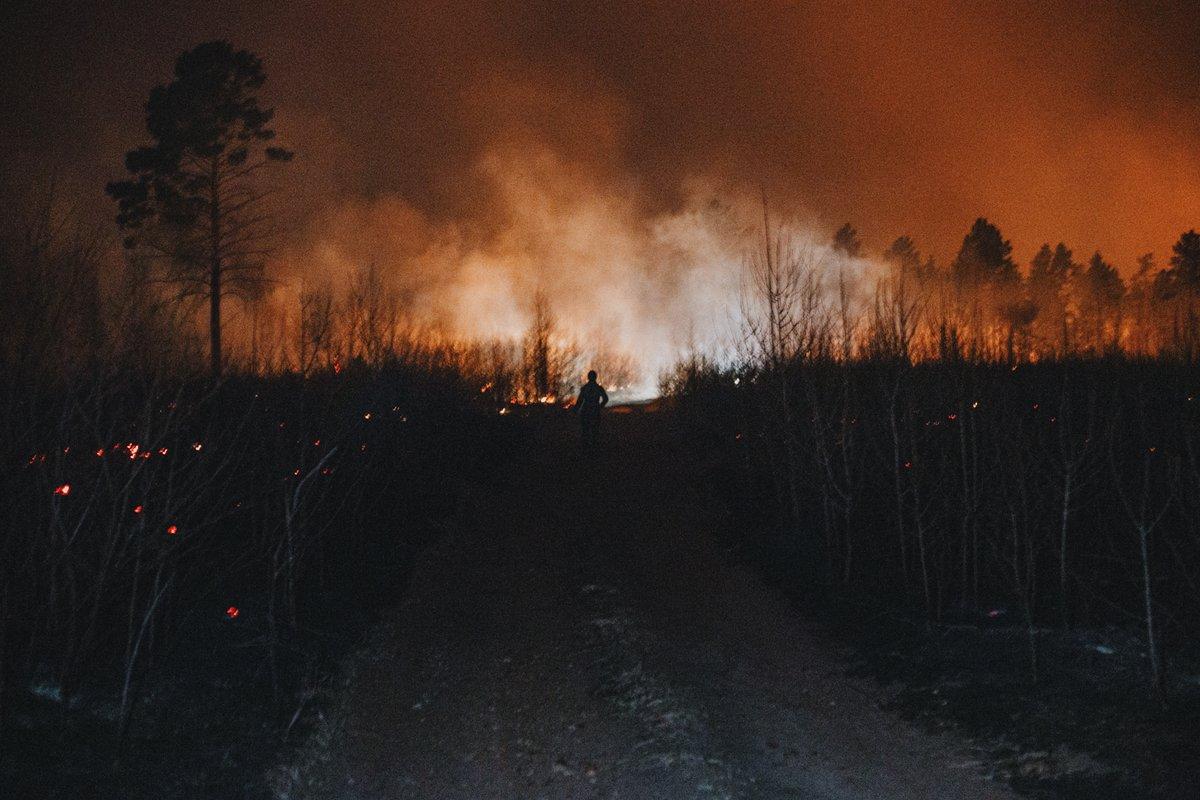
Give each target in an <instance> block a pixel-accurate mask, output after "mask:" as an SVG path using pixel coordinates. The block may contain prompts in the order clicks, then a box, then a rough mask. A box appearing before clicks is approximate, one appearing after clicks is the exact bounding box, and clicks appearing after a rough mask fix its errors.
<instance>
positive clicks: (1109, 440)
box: [670, 357, 1200, 797]
mask: <svg viewBox="0 0 1200 800" xmlns="http://www.w3.org/2000/svg"><path fill="white" fill-rule="evenodd" d="M1196 375H1197V373H1196V369H1195V366H1194V365H1192V364H1189V363H1183V362H1172V361H1168V360H1160V361H1128V360H1123V359H1120V358H1112V359H1106V360H1090V361H1066V362H1056V363H1040V364H1015V363H1014V364H1009V363H987V362H968V361H957V362H936V361H931V362H927V363H921V364H916V365H911V364H908V363H904V362H900V361H890V362H889V361H882V360H878V361H871V360H863V361H856V362H851V363H842V362H835V361H833V360H821V359H807V358H801V357H797V358H794V359H790V360H788V361H786V362H781V363H779V364H778V365H776V366H775V367H774V368H772V367H770V366H767V365H754V364H752V363H750V364H746V365H742V366H740V367H738V368H732V369H723V368H717V367H714V366H711V365H707V364H704V363H702V362H693V363H692V364H690V365H688V366H686V367H684V368H682V369H681V370H680V372H679V373H678V374H677V375H676V376H675V379H674V381H673V382H672V384H671V386H670V388H671V389H672V391H673V392H674V397H675V401H676V404H677V407H678V409H679V412H680V414H681V415H682V417H683V420H684V422H685V424H686V425H688V426H689V428H690V429H691V430H693V431H694V435H696V436H697V437H699V438H700V439H701V441H702V445H701V446H702V447H703V448H704V449H707V450H709V451H710V452H713V453H715V455H714V456H713V458H714V463H715V467H714V468H713V469H712V470H711V471H710V472H709V476H710V478H709V479H710V481H711V486H710V487H709V488H710V490H712V491H718V492H721V493H722V494H723V496H724V498H725V500H726V502H727V503H728V504H729V506H730V507H731V508H732V509H734V510H735V511H736V513H737V516H738V518H739V519H740V520H742V521H743V522H744V524H742V525H739V526H738V528H739V530H742V531H743V533H742V534H740V535H739V536H738V540H737V541H736V542H735V545H736V546H737V547H739V548H740V549H742V550H744V551H745V552H746V553H747V554H748V555H749V556H751V557H753V558H755V559H756V560H758V561H759V563H761V564H763V565H764V566H766V567H767V568H768V569H769V570H770V571H771V572H772V573H773V574H774V575H775V577H776V578H778V579H779V580H780V581H781V582H782V583H783V584H784V585H785V587H786V588H787V589H788V590H789V591H791V592H792V593H793V594H794V595H795V596H796V597H798V598H799V599H802V600H803V601H806V602H808V603H811V604H813V605H814V607H819V608H820V609H821V612H822V613H824V614H826V615H828V618H829V619H831V620H834V619H836V620H838V624H836V625H835V626H834V627H835V629H836V630H839V631H840V632H841V633H842V634H844V635H846V636H849V637H850V638H851V639H852V640H853V641H855V642H856V644H857V645H858V646H859V647H858V651H859V653H860V655H861V656H862V661H863V664H862V667H863V669H864V670H865V671H868V672H871V673H873V674H875V675H877V676H879V677H881V678H883V679H885V680H901V681H902V682H903V684H904V686H905V687H906V689H905V691H904V692H903V693H902V695H901V698H902V700H901V704H902V706H903V707H904V708H905V710H907V711H909V712H911V713H913V714H915V715H919V716H922V717H926V718H929V719H931V720H933V721H938V720H941V721H945V720H947V719H955V720H958V721H960V722H963V723H965V724H967V725H968V727H969V728H970V729H971V730H973V731H975V732H978V733H980V734H984V735H986V736H988V737H993V738H996V739H1003V740H1006V741H1008V742H1009V743H1011V744H1013V745H1014V746H1017V745H1019V748H1018V749H1020V750H1021V752H1024V753H1028V752H1029V751H1030V750H1033V751H1050V752H1052V751H1053V750H1054V749H1055V748H1056V747H1057V746H1058V745H1059V744H1061V743H1068V744H1074V745H1076V746H1078V747H1079V748H1080V749H1082V750H1084V751H1090V752H1093V753H1098V754H1101V755H1103V756H1104V757H1105V759H1106V760H1107V761H1108V762H1109V763H1110V764H1111V765H1112V766H1113V768H1114V769H1117V770H1119V771H1122V772H1124V773H1126V775H1127V778H1124V779H1123V780H1127V781H1129V782H1131V783H1132V784H1136V785H1137V787H1138V790H1139V791H1145V793H1146V794H1148V795H1150V796H1172V797H1173V796H1183V795H1181V794H1180V792H1181V791H1183V789H1184V788H1186V787H1190V786H1191V785H1192V782H1193V781H1194V778H1195V776H1196V775H1197V772H1198V770H1200V762H1198V760H1197V756H1196V752H1195V749H1194V747H1192V746H1191V745H1192V742H1194V737H1195V734H1196V732H1197V731H1196V719H1197V716H1196V713H1197V711H1198V710H1200V660H1198V659H1197V656H1198V655H1200V647H1197V644H1198V637H1200V624H1197V620H1198V619H1200V615H1198V612H1200V590H1198V588H1197V582H1196V581H1197V575H1198V574H1200V572H1198V570H1200V563H1198V560H1200V539H1198V538H1197V535H1196V531H1197V530H1200V527H1198V525H1200V503H1198V502H1197V498H1200V430H1198V428H1197V422H1198V421H1200V398H1198V393H1200V386H1198V385H1197V377H1196ZM1046 760H1047V759H1045V758H1042V759H1034V761H1036V762H1037V763H1033V762H1029V763H1026V762H1022V765H1015V766H1014V768H1013V770H1012V771H1013V773H1014V775H1016V776H1017V777H1020V778H1022V779H1024V780H1028V779H1029V778H1031V777H1036V776H1037V775H1038V774H1039V772H1040V771H1042V770H1044V769H1047V768H1046V767H1045V764H1044V762H1045V761H1046ZM1027 761H1028V759H1027ZM1112 780H1113V779H1111V778H1105V781H1108V783H1106V784H1104V785H1105V786H1106V787H1108V788H1111V789H1112V791H1114V792H1116V794H1113V795H1109V796H1123V797H1124V796H1136V795H1135V794H1131V792H1133V788H1132V787H1131V786H1127V785H1122V786H1121V788H1120V789H1118V788H1117V787H1116V785H1115V784H1112V783H1111V781H1112ZM1091 790H1097V791H1098V789H1097V787H1096V786H1092V787H1091ZM1080 796H1097V795H1095V794H1092V795H1086V794H1085V795H1080ZM1100 796H1104V795H1100Z"/></svg>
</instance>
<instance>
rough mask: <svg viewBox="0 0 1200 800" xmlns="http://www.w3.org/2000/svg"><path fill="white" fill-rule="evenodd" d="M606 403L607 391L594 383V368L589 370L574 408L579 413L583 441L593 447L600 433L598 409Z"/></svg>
mask: <svg viewBox="0 0 1200 800" xmlns="http://www.w3.org/2000/svg"><path fill="white" fill-rule="evenodd" d="M606 405H608V392H606V391H604V387H603V386H601V385H600V384H598V383H596V370H594V369H593V370H589V371H588V374H587V383H585V384H584V385H583V386H582V388H580V390H579V397H578V398H577V399H576V400H575V410H576V411H577V412H578V413H579V427H580V432H581V434H582V438H583V443H584V445H586V446H588V447H595V445H596V442H597V441H598V439H599V433H600V409H602V408H604V407H605V406H606Z"/></svg>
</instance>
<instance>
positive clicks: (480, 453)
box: [0, 362, 496, 797]
mask: <svg viewBox="0 0 1200 800" xmlns="http://www.w3.org/2000/svg"><path fill="white" fill-rule="evenodd" d="M463 389H464V387H463V386H462V385H461V384H460V382H459V377H458V376H457V375H455V374H453V373H449V372H447V373H440V372H439V371H438V370H434V369H429V368H427V367H420V366H414V365H411V364H405V363H402V362H396V363H393V364H390V365H388V366H386V367H384V368H381V369H378V370H365V369H364V370H362V371H361V372H357V373H350V374H344V375H341V376H328V377H326V378H323V379H309V380H299V379H287V378H276V379H269V380H263V379H255V378H244V379H237V378H234V379H231V380H229V381H228V382H226V383H224V384H223V385H221V386H220V387H219V388H217V389H215V390H213V389H207V388H205V386H204V385H203V384H193V383H188V382H172V381H167V380H154V379H150V378H148V377H147V376H143V375H126V376H122V377H120V378H119V379H114V378H110V379H108V380H105V381H104V382H94V383H93V382H76V383H73V384H72V385H71V386H69V387H68V386H63V387H58V388H57V389H53V390H48V391H42V392H31V391H29V390H28V389H27V388H26V389H25V390H22V391H21V392H20V393H19V395H17V396H15V397H13V396H10V397H8V398H6V400H7V401H8V403H9V404H8V406H7V408H6V411H7V413H6V420H7V421H8V422H9V423H10V426H9V428H8V430H6V431H5V434H6V435H5V443H6V445H5V448H4V453H3V458H4V463H5V470H4V477H3V497H4V517H5V522H4V524H5V529H6V531H7V534H6V536H5V538H4V542H3V553H2V556H0V564H2V565H3V566H2V567H0V581H2V589H0V598H2V602H3V625H4V627H3V639H2V642H3V649H2V651H0V657H2V661H0V663H2V664H3V666H4V671H3V687H2V688H3V698H4V704H3V709H2V713H3V716H2V717H0V725H2V730H3V742H4V746H3V750H4V752H5V759H4V769H5V772H6V773H7V774H5V775H4V776H3V778H0V780H2V781H3V782H4V783H5V784H6V785H8V786H10V787H13V786H16V787H21V789H22V791H21V793H20V795H21V796H39V795H43V794H50V795H61V796H79V794H80V792H81V791H82V788H83V787H84V786H87V787H91V788H96V789H97V790H99V792H100V795H101V796H117V795H120V796H146V797H162V796H180V795H189V796H190V795H192V794H206V795H212V796H243V794H244V792H245V791H246V789H247V784H249V785H251V786H252V785H253V783H254V782H256V781H259V780H260V776H261V774H262V772H263V770H264V767H265V766H266V762H268V761H269V759H270V758H271V757H272V755H273V753H274V752H275V750H276V747H277V746H278V745H279V744H280V743H282V742H284V741H285V740H286V739H287V738H288V736H289V732H291V733H292V734H295V733H296V732H297V731H295V730H294V728H295V727H296V726H297V724H298V723H300V727H303V720H304V718H305V714H306V713H307V711H308V709H307V708H306V704H307V703H308V701H309V700H311V699H312V697H313V695H314V694H315V693H316V692H317V690H318V689H319V688H320V685H321V683H322V681H324V680H325V679H326V678H327V677H328V676H329V674H330V670H331V668H332V665H333V660H334V659H335V658H336V657H337V656H338V655H340V654H341V653H342V652H344V650H345V648H347V647H349V646H351V645H353V644H354V643H355V641H356V636H357V634H358V633H359V632H360V631H361V629H362V627H363V625H364V623H365V622H367V621H369V619H370V618H371V615H372V614H373V613H374V612H375V611H376V610H378V609H379V608H380V607H381V606H383V605H387V604H389V603H393V602H396V601H397V600H398V599H399V598H400V596H401V594H402V592H403V588H404V585H405V579H406V571H407V570H408V568H409V567H410V566H411V563H412V559H413V557H414V556H415V554H416V553H417V552H418V551H419V550H420V548H421V547H423V546H424V544H426V543H427V542H428V541H430V540H431V539H432V538H433V537H435V536H436V535H437V534H438V532H439V531H440V530H441V529H442V528H444V527H445V526H446V525H448V524H449V523H450V521H451V519H452V517H453V515H454V513H455V508H456V504H457V502H458V497H459V495H460V492H461V490H462V487H463V485H464V483H465V482H467V481H469V480H470V479H471V474H472V471H473V470H476V469H480V468H484V467H485V466H486V464H487V462H488V458H489V455H488V447H490V446H495V444H496V438H495V431H494V430H491V427H494V424H493V422H492V415H494V412H492V415H488V416H487V417H486V418H485V417H484V415H483V413H482V409H481V408H473V407H471V406H470V405H468V404H467V403H466V402H464V398H467V397H468V395H467V393H466V392H465V391H463ZM474 394H478V392H477V390H475V391H474ZM480 442H483V443H484V446H483V447H481V446H480Z"/></svg>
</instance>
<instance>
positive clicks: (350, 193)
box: [0, 0, 1200, 369]
mask: <svg viewBox="0 0 1200 800" xmlns="http://www.w3.org/2000/svg"><path fill="white" fill-rule="evenodd" d="M1095 6H1096V4H1093V3H1083V2H1051V3H1044V2H1043V3H1028V4H1026V3H997V4H971V5H970V6H969V7H968V6H966V5H963V4H961V3H953V2H949V0H930V1H929V2H924V3H916V4H912V3H898V2H885V1H884V0H874V1H873V2H868V3H859V4H854V5H853V6H846V5H845V4H841V3H827V4H826V3H816V4H809V3H791V2H763V3H754V4H746V3H718V2H714V3H704V4H693V3H678V4H676V3H661V4H658V3H643V2H632V1H631V2H615V3H603V4H597V3H591V2H570V1H568V2H561V0H545V1H544V2H530V0H522V1H521V2H515V0H513V1H511V2H510V1H509V0H499V2H490V3H477V2H438V3H419V2H418V3H403V4H384V3H351V4H341V5H338V6H337V7H334V6H333V5H331V4H298V5H297V4H288V5H287V6H284V7H281V8H278V9H267V10H264V9H262V8H261V7H260V6H258V5H257V4H236V3H223V2H214V3H206V4H203V5H202V6H199V7H197V6H196V5H195V4H192V3H186V4H185V3H171V2H169V3H166V4H161V3H156V4H146V3H143V4H139V3H129V4H124V5H123V6H113V5H112V4H97V5H96V6H95V7H93V8H92V9H91V10H83V11H80V10H78V9H77V7H75V6H72V9H73V12H74V13H72V14H64V13H60V12H61V9H56V8H55V7H54V4H41V3H39V4H32V3H30V4H22V3H16V4H15V6H13V7H12V9H11V10H10V11H8V12H6V13H7V14H9V17H10V18H9V20H7V21H8V22H9V24H7V25H4V26H2V29H3V30H5V31H6V33H4V34H0V35H2V36H4V37H5V41H3V42H0V44H3V45H4V47H3V51H4V52H6V53H7V54H8V55H7V58H8V59H10V60H11V63H9V64H7V65H6V70H5V73H6V75H7V76H8V77H7V78H6V80H5V82H4V88H3V97H2V99H3V101H4V104H5V107H6V109H8V110H9V113H7V114H6V115H5V118H4V120H3V121H0V137H2V138H3V140H4V142H5V143H6V144H8V145H9V146H8V147H6V148H5V151H6V152H8V153H10V157H9V159H8V163H6V164H5V165H4V167H5V169H4V172H3V174H4V176H6V177H7V178H8V179H9V181H10V182H17V183H20V182H22V181H24V182H25V183H26V184H28V183H29V181H28V178H29V176H30V175H31V174H32V173H34V172H36V173H38V174H41V175H44V174H47V173H50V172H53V173H54V174H56V175H57V176H58V178H59V180H60V181H64V180H65V181H66V183H67V185H72V186H85V187H87V186H94V187H95V197H94V198H92V199H93V200H94V201H95V202H96V204H97V207H98V208H100V209H103V210H102V211H98V212H97V213H98V214H99V213H109V212H110V211H111V209H108V208H107V207H106V206H105V205H104V202H103V199H102V198H100V187H101V186H102V185H103V182H104V180H105V179H106V178H109V177H112V176H113V175H114V174H115V173H116V172H118V171H119V164H120V155H121V152H122V151H123V150H124V149H126V148H127V147H129V146H131V145H133V144H135V143H137V142H139V141H140V139H141V137H142V132H141V130H140V126H141V120H140V117H141V106H142V104H143V103H144V99H145V94H146V92H147V90H148V89H149V87H150V86H151V85H153V84H154V83H157V82H159V81H161V80H163V79H165V78H166V77H167V75H168V72H169V68H170V63H171V61H172V59H173V58H174V56H175V55H176V54H177V53H178V52H179V51H180V50H182V49H183V48H185V47H188V46H190V45H192V44H194V43H196V42H197V41H200V40H203V39H207V38H213V37H224V38H228V39H230V40H231V41H234V42H235V43H237V44H238V45H240V46H245V47H248V48H251V49H253V50H256V51H257V52H259V53H260V54H261V55H262V56H263V58H264V60H265V62H266V66H267V70H268V73H269V75H270V81H269V83H268V87H267V93H268V96H269V99H270V101H271V102H273V103H274V104H275V105H276V106H277V108H278V112H279V113H278V128H279V130H280V133H281V136H282V137H283V138H284V139H285V140H286V141H287V142H288V143H289V144H291V145H292V146H294V147H295V149H296V150H297V152H298V157H297V160H296V162H295V164H294V165H292V168H291V170H290V171H291V175H290V177H289V178H288V180H287V184H286V187H285V188H286V191H285V193H284V197H285V198H286V200H287V202H288V205H287V212H286V215H285V217H286V222H287V225H286V236H285V237H284V239H283V243H282V246H281V248H280V251H279V254H278V258H277V259H276V263H275V265H274V269H275V270H276V272H277V274H278V275H280V276H282V277H284V278H287V279H293V280H294V279H298V278H299V277H301V276H317V277H320V276H330V277H332V278H334V279H338V278H339V276H340V277H341V278H343V279H344V277H345V275H346V274H347V272H348V271H349V270H351V269H354V268H356V267H358V266H361V265H363V264H365V263H370V262H374V263H376V264H377V265H379V266H380V267H381V268H383V269H384V270H386V272H387V273H388V274H389V275H390V278H391V280H392V282H393V284H394V285H395V286H396V287H397V288H398V289H399V290H400V291H401V293H402V297H404V298H405V301H406V303H407V305H408V308H409V310H410V312H411V313H412V314H413V315H414V316H417V317H420V318H422V319H425V320H430V321H436V322H438V323H439V324H443V325H446V326H449V327H452V328H455V329H458V330H460V331H461V332H464V333H467V334H480V335H491V334H501V335H512V334H515V333H517V332H519V331H520V330H521V328H522V327H523V325H524V324H525V323H526V321H527V319H528V315H529V307H530V303H531V299H532V296H533V293H534V292H535V291H537V290H539V289H540V290H543V291H545V292H547V293H548V294H549V296H550V298H551V302H552V304H553V305H554V308H555V310H556V312H557V313H558V315H559V316H560V318H561V319H562V321H563V323H564V325H566V326H568V327H569V328H570V329H571V332H572V333H573V334H574V335H575V336H577V337H580V338H593V337H602V338H605V340H606V341H612V342H615V343H617V344H618V345H620V346H624V347H626V348H629V349H634V350H635V351H636V352H637V353H638V354H639V355H640V356H642V358H643V360H644V361H645V362H647V363H646V366H648V367H649V368H651V369H653V368H654V367H657V366H660V365H661V364H663V363H665V362H666V361H668V360H669V359H670V358H671V357H672V356H673V354H674V353H675V352H677V350H678V348H679V347H681V346H683V345H685V344H686V343H688V342H690V341H693V340H699V341H701V342H705V341H715V340H717V339H719V338H720V337H721V336H722V335H723V333H724V331H723V330H722V327H723V326H724V327H726V328H727V327H728V324H727V320H728V319H729V309H730V308H731V307H736V305H737V297H736V294H737V286H738V283H739V272H740V266H741V263H742V258H743V254H744V252H745V249H746V247H747V237H749V236H752V235H753V229H754V225H755V221H756V219H757V215H756V211H755V209H756V205H757V202H758V201H757V198H758V196H759V193H760V191H764V190H765V192H766V194H767V195H768V197H769V198H770V199H771V202H772V204H773V206H774V207H775V208H777V209H779V210H780V212H781V213H782V214H784V215H786V216H789V217H791V218H793V219H798V220H801V221H802V223H803V226H804V227H805V228H807V229H808V230H809V231H810V233H811V235H812V236H813V237H815V238H816V239H819V240H826V239H827V238H828V236H829V234H830V233H831V232H832V230H833V229H834V228H835V227H837V225H838V224H840V223H841V222H844V221H846V220H851V221H852V222H853V223H854V224H855V225H856V226H857V227H858V228H859V229H860V230H861V231H862V232H863V234H864V238H865V240H866V245H867V247H868V249H869V250H872V251H875V252H878V251H879V250H882V248H883V247H885V246H886V245H887V244H888V243H889V242H890V241H891V240H892V239H894V238H895V237H896V236H898V235H901V234H908V235H911V236H912V237H913V238H914V239H915V240H916V241H917V243H918V245H919V246H920V247H921V248H922V249H923V250H924V251H925V252H932V253H933V254H934V255H936V256H937V257H938V258H939V259H940V260H942V261H943V262H944V261H945V260H947V259H948V258H949V257H950V256H951V255H952V254H953V251H954V249H955V248H956V247H957V245H958V243H959V241H960V240H961V237H962V235H963V233H964V232H965V231H966V229H967V227H968V226H969V224H970V222H971V221H972V220H973V219H974V218H975V217H976V216H980V215H984V216H987V217H989V218H990V219H992V220H993V221H994V222H996V223H997V224H999V225H1000V227H1001V229H1002V230H1003V231H1004V233H1005V235H1006V236H1009V237H1011V238H1012V239H1013V242H1014V244H1015V246H1016V255H1017V257H1018V259H1019V260H1021V261H1027V260H1028V258H1029V256H1031V255H1032V253H1033V251H1034V250H1035V248H1036V247H1037V246H1038V245H1040V244H1041V242H1042V241H1051V242H1055V241H1058V240H1060V239H1061V240H1064V241H1066V242H1067V243H1068V244H1069V245H1071V246H1072V247H1074V248H1075V249H1076V251H1077V252H1080V253H1086V252H1090V251H1091V250H1092V249H1094V248H1099V249H1101V250H1102V251H1103V252H1104V253H1105V255H1106V256H1107V257H1109V258H1110V259H1114V260H1115V261H1116V262H1117V263H1118V265H1119V266H1120V267H1122V268H1124V269H1126V270H1128V269H1130V268H1131V266H1132V262H1133V258H1134V257H1135V256H1136V255H1138V254H1140V253H1143V252H1146V251H1150V250H1154V251H1157V252H1158V253H1159V254H1160V258H1161V256H1162V255H1164V254H1165V252H1166V250H1167V248H1168V247H1169V246H1170V243H1171V242H1172V241H1173V240H1174V238H1175V237H1176V236H1177V235H1178V234H1179V232H1180V231H1182V230H1185V229H1187V228H1189V227H1194V226H1195V225H1196V224H1197V218H1198V217H1200V194H1198V193H1197V192H1196V191H1195V187H1196V186H1197V185H1200V148H1198V147H1197V140H1198V139H1200V115H1198V114H1197V113H1196V112H1197V105H1198V103H1197V92H1198V91H1200V90H1198V89H1197V88H1196V87H1197V83H1196V82H1195V80H1194V77H1195V75H1196V73H1197V68H1198V63H1197V60H1198V58H1200V56H1198V55H1197V53H1196V51H1195V49H1194V47H1192V46H1191V43H1192V42H1194V41H1195V36H1196V33H1197V32H1198V27H1200V23H1197V21H1196V19H1194V17H1193V15H1192V13H1191V11H1190V10H1189V6H1188V4H1183V3H1179V4H1175V5H1172V4H1161V3H1160V4H1154V5H1152V6H1151V5H1149V4H1142V3H1136V2H1133V3H1123V4H1111V6H1110V7H1107V8H1105V9H1097V8H1095Z"/></svg>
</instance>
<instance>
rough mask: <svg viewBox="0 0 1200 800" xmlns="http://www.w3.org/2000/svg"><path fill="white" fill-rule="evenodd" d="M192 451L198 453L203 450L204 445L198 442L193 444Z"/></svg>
mask: <svg viewBox="0 0 1200 800" xmlns="http://www.w3.org/2000/svg"><path fill="white" fill-rule="evenodd" d="M192 449H193V450H195V451H196V452H197V453H199V452H200V451H201V450H203V449H204V445H202V444H200V442H193V443H192Z"/></svg>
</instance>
